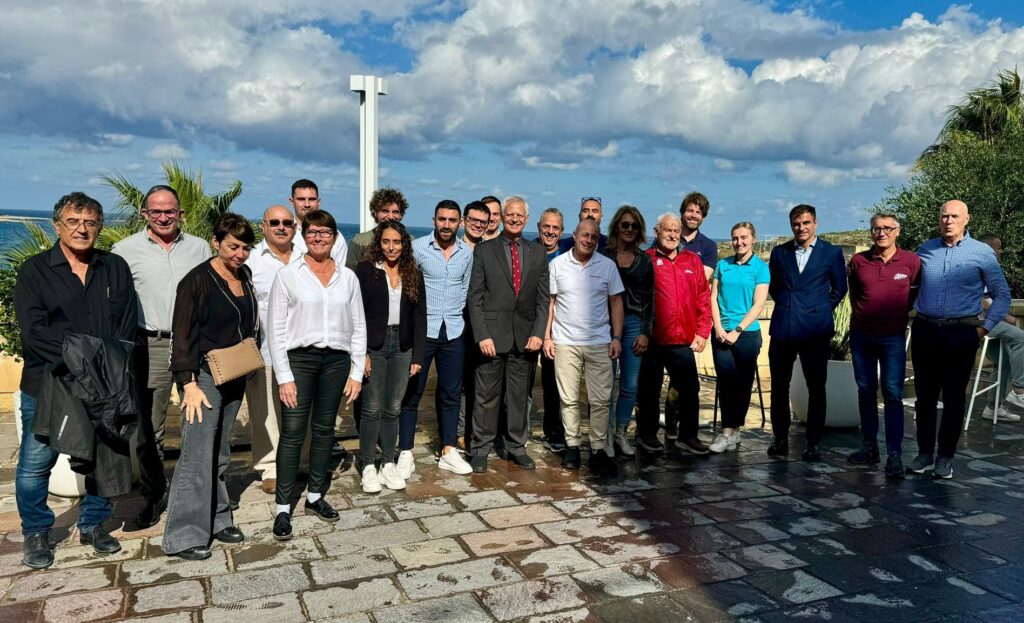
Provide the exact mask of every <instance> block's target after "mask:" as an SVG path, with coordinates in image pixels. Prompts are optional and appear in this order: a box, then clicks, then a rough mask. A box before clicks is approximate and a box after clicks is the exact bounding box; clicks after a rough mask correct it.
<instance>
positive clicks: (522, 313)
mask: <svg viewBox="0 0 1024 623" xmlns="http://www.w3.org/2000/svg"><path fill="white" fill-rule="evenodd" d="M523 242H524V245H523V246H524V248H525V255H524V256H523V257H522V258H521V261H522V263H521V266H522V277H521V279H522V281H521V283H520V289H519V296H518V297H517V296H516V294H515V290H514V289H513V288H512V271H511V269H510V268H509V262H508V259H507V258H506V257H505V243H504V241H503V239H502V237H501V236H498V237H497V238H494V239H492V240H487V241H484V242H481V243H479V244H477V245H476V249H474V251H473V276H472V277H471V278H470V281H469V294H468V297H467V300H466V307H468V308H469V319H470V321H471V322H472V324H473V339H475V340H476V341H477V343H480V342H482V341H484V340H486V339H492V340H494V349H495V351H497V352H498V354H505V353H508V352H510V351H511V350H512V347H513V346H515V347H517V348H518V349H519V351H520V352H522V351H523V350H524V349H525V348H526V341H527V340H529V339H530V338H531V337H538V338H543V337H544V330H545V329H546V328H547V324H548V303H549V300H550V299H549V296H548V287H549V281H548V255H547V251H545V250H544V247H542V246H541V245H539V244H537V243H536V242H528V241H526V240H525V239H524V240H523Z"/></svg>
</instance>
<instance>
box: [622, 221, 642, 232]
mask: <svg viewBox="0 0 1024 623" xmlns="http://www.w3.org/2000/svg"><path fill="white" fill-rule="evenodd" d="M619 229H621V230H622V231H630V230H632V231H640V223H633V222H631V221H622V222H621V223H619Z"/></svg>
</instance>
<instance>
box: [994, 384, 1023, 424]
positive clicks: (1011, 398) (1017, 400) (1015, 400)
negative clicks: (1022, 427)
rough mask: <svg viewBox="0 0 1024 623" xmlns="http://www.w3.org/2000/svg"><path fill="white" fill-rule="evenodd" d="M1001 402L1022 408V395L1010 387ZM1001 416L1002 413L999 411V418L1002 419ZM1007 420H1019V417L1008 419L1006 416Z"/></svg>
mask: <svg viewBox="0 0 1024 623" xmlns="http://www.w3.org/2000/svg"><path fill="white" fill-rule="evenodd" d="M1003 402H1008V403H1010V404H1011V405H1013V406H1015V407H1019V408H1021V409H1024V396H1021V395H1020V394H1018V393H1017V392H1015V391H1014V390H1012V389H1011V390H1010V393H1009V394H1007V395H1006V398H1005V399H1004V400H1003ZM1002 417H1003V414H1002V413H1000V414H999V418H1000V419H1002ZM1007 420H1008V421H1010V422H1019V421H1020V418H1019V417H1018V418H1017V419H1016V420H1010V419H1009V418H1007Z"/></svg>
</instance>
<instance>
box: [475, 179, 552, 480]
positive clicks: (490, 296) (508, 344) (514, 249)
mask: <svg viewBox="0 0 1024 623" xmlns="http://www.w3.org/2000/svg"><path fill="white" fill-rule="evenodd" d="M529 212H530V208H529V206H528V205H527V203H526V200H524V199H523V198H522V197H517V196H512V197H509V198H508V199H506V200H505V204H504V206H503V207H502V209H501V219H502V222H503V224H504V229H503V230H502V233H501V235H500V236H498V237H497V238H494V239H492V240H487V241H484V242H481V243H480V244H478V245H477V246H476V250H475V251H474V253H473V275H472V277H471V278H470V282H469V294H468V297H467V301H466V306H467V307H468V308H469V319H470V323H471V324H472V328H473V335H474V337H475V339H476V341H477V343H478V344H479V346H480V354H481V356H482V360H481V361H480V364H479V366H478V367H477V369H476V402H475V406H474V410H473V440H472V445H471V451H470V453H471V455H472V458H471V460H470V464H471V465H472V466H473V471H474V472H477V473H482V472H485V471H487V455H488V454H489V453H490V451H491V447H492V446H493V445H494V439H495V437H496V435H497V434H498V414H499V403H500V401H501V397H502V395H504V397H505V408H506V411H507V413H508V429H507V430H508V432H507V435H506V439H505V447H506V449H507V450H508V457H509V460H510V461H513V462H515V463H516V464H518V465H519V466H520V467H522V468H524V469H533V468H534V462H533V459H531V458H530V457H529V456H528V455H527V454H526V439H527V436H528V435H529V432H530V418H529V414H528V413H527V397H528V396H529V394H530V391H531V389H532V386H533V372H534V368H536V366H537V354H538V352H540V348H541V346H542V344H543V341H542V338H543V337H544V330H545V327H546V325H547V320H548V299H549V297H548V262H547V253H546V252H545V250H544V247H542V246H540V245H539V244H537V243H536V242H528V241H527V240H525V239H524V238H523V236H522V234H523V227H524V226H525V225H526V220H527V218H528V217H529Z"/></svg>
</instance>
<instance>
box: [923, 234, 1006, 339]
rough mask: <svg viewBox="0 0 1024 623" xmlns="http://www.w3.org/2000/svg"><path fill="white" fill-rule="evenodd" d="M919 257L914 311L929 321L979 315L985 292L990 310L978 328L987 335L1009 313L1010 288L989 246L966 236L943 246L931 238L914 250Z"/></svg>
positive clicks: (939, 239)
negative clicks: (919, 284) (990, 301)
mask: <svg viewBox="0 0 1024 623" xmlns="http://www.w3.org/2000/svg"><path fill="white" fill-rule="evenodd" d="M917 254H918V255H919V256H921V288H920V290H919V293H918V295H917V300H916V301H915V302H914V309H916V310H917V311H918V313H920V314H924V315H926V316H930V317H932V318H964V317H967V316H977V315H978V314H980V313H981V299H982V298H983V297H984V296H985V290H986V288H987V289H988V294H989V296H991V297H992V306H991V307H989V308H988V313H987V314H985V320H984V322H983V323H982V326H984V327H985V330H986V331H991V330H992V329H993V328H994V327H995V326H996V325H997V324H999V322H1000V321H1001V320H1002V319H1003V316H1005V315H1006V314H1007V312H1009V311H1010V287H1009V286H1008V285H1007V283H1006V277H1005V276H1004V275H1003V270H1002V269H1001V268H1000V267H999V262H998V260H996V254H995V252H994V251H993V250H992V248H991V247H990V246H988V245H987V244H985V243H984V242H979V241H977V240H975V239H974V238H971V237H970V235H969V234H968V235H965V236H964V238H963V240H961V241H960V242H958V243H956V244H954V245H953V246H949V245H947V244H946V243H945V242H943V240H942V238H933V239H931V240H929V241H928V242H925V243H924V244H922V245H921V246H920V247H919V248H918V249H917Z"/></svg>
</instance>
